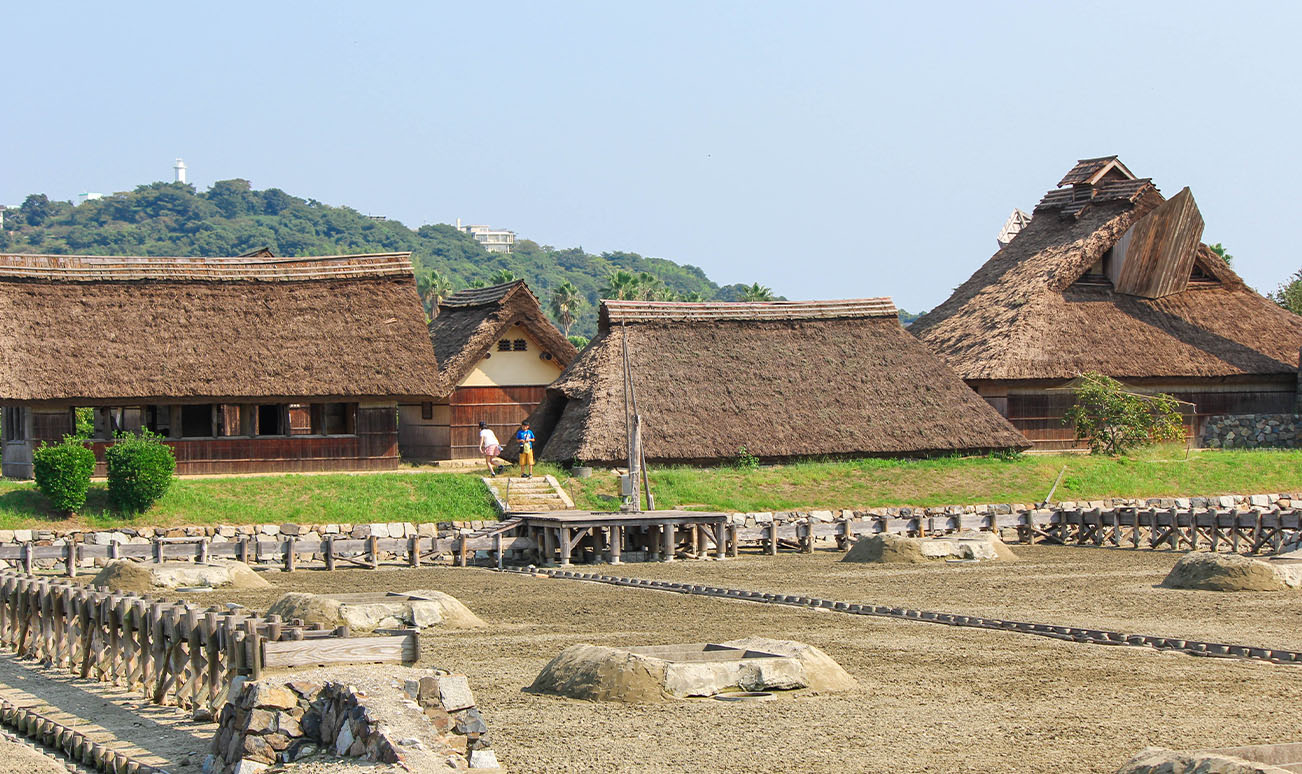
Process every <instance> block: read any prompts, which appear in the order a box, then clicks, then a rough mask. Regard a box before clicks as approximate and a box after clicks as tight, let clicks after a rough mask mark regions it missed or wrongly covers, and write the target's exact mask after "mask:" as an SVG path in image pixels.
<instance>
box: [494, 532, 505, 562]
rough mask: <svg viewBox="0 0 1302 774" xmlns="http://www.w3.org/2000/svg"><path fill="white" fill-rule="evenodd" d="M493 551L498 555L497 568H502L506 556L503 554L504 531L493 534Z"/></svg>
mask: <svg viewBox="0 0 1302 774" xmlns="http://www.w3.org/2000/svg"><path fill="white" fill-rule="evenodd" d="M493 553H494V554H496V555H497V569H499V570H500V569H502V565H503V563H504V557H503V556H502V533H501V532H496V533H494V534H493Z"/></svg>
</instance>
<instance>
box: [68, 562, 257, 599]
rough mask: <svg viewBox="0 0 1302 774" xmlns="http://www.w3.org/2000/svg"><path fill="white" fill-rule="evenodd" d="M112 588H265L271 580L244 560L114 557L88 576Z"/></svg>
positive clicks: (93, 580) (96, 584)
mask: <svg viewBox="0 0 1302 774" xmlns="http://www.w3.org/2000/svg"><path fill="white" fill-rule="evenodd" d="M91 584H92V585H95V586H107V587H108V588H109V589H111V590H113V591H135V592H140V593H148V592H150V591H157V590H159V589H167V590H172V589H179V588H229V589H266V588H271V584H270V583H268V582H267V581H266V579H265V578H263V577H262V576H260V575H258V574H257V573H256V572H254V571H253V570H251V569H249V566H248V565H247V564H244V563H243V562H228V561H220V560H219V561H211V562H203V563H199V562H162V563H157V562H134V561H132V560H130V559H114V560H112V561H110V562H109V563H108V564H106V565H104V569H102V570H100V571H99V573H98V574H97V575H96V576H95V577H94V578H93V579H92V580H91Z"/></svg>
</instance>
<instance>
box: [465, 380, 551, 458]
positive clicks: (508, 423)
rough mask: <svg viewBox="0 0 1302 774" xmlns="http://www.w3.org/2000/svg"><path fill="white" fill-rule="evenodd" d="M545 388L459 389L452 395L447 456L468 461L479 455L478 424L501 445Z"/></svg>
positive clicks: (508, 441)
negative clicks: (485, 423) (493, 435)
mask: <svg viewBox="0 0 1302 774" xmlns="http://www.w3.org/2000/svg"><path fill="white" fill-rule="evenodd" d="M546 391H547V388H546V387H544V386H523V387H459V388H457V390H456V391H455V392H453V393H452V396H451V398H450V399H449V403H450V405H451V410H452V415H451V432H450V439H449V440H450V448H449V457H450V458H451V459H469V458H471V457H478V456H479V423H480V422H487V423H488V426H489V428H491V429H492V431H493V432H494V433H495V434H496V435H497V439H498V440H499V441H501V442H502V445H503V446H505V445H507V444H508V443H510V441H511V439H512V438H514V437H515V431H516V430H517V429H519V427H520V423H521V422H522V421H524V420H525V419H526V418H527V417H528V416H529V415H530V414H531V413H533V410H534V409H535V408H537V407H538V404H539V403H540V402H542V399H543V395H544V394H545V393H546Z"/></svg>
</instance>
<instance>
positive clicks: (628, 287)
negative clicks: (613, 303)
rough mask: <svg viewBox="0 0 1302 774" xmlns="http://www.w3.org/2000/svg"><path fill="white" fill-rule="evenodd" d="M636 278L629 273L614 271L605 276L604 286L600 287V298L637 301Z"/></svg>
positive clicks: (621, 270) (622, 270)
mask: <svg viewBox="0 0 1302 774" xmlns="http://www.w3.org/2000/svg"><path fill="white" fill-rule="evenodd" d="M638 292H639V290H638V278H637V275H636V274H634V273H633V272H631V271H625V270H624V269H615V270H614V271H612V272H611V273H610V274H609V275H607V276H606V284H604V285H602V286H601V297H602V298H610V299H615V300H618V301H636V300H638Z"/></svg>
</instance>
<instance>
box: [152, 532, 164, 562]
mask: <svg viewBox="0 0 1302 774" xmlns="http://www.w3.org/2000/svg"><path fill="white" fill-rule="evenodd" d="M153 544H154V561H155V562H156V563H158V564H162V563H163V541H162V540H159V539H158V538H157V537H155V538H154V540H153Z"/></svg>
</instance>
